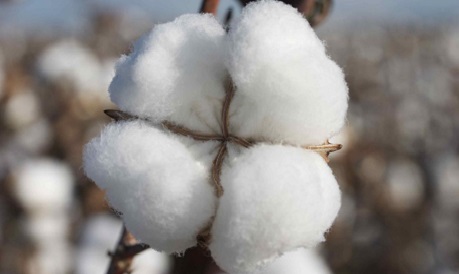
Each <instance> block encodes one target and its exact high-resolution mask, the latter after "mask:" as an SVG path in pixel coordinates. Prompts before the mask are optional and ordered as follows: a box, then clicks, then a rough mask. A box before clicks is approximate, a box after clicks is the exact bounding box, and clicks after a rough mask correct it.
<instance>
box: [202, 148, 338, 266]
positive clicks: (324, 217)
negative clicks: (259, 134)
mask: <svg viewBox="0 0 459 274" xmlns="http://www.w3.org/2000/svg"><path fill="white" fill-rule="evenodd" d="M221 179H222V185H223V187H224V189H225V193H224V195H223V197H221V198H220V205H219V208H218V211H217V216H216V219H215V222H214V225H213V228H212V235H213V238H212V239H213V241H212V243H211V244H210V250H211V252H212V256H213V258H214V259H215V261H216V262H217V264H218V265H219V266H220V267H221V268H222V269H224V270H225V271H228V272H229V273H240V272H253V271H256V270H257V269H259V268H260V267H262V266H263V265H264V264H265V263H267V262H269V261H272V260H273V259H275V258H276V257H278V256H279V255H280V254H282V253H284V252H287V251H290V250H293V249H295V248H297V247H312V246H314V245H316V244H317V243H319V242H321V241H323V240H324V236H323V235H324V232H326V230H327V229H328V228H329V227H330V226H331V224H332V222H333V220H334V219H335V217H336V215H337V213H338V210H339V207H340V192H339V188H338V184H337V183H336V180H335V178H334V176H333V174H332V172H331V170H330V168H329V167H328V166H327V164H326V163H325V161H324V160H323V159H322V157H321V156H319V155H318V154H317V153H315V152H312V151H307V150H304V149H301V148H295V147H287V146H281V145H259V146H256V147H253V148H250V149H247V150H245V151H244V152H243V153H242V155H241V156H240V157H238V158H235V159H233V160H232V161H231V163H230V164H229V166H225V167H224V169H223V171H222V177H221Z"/></svg>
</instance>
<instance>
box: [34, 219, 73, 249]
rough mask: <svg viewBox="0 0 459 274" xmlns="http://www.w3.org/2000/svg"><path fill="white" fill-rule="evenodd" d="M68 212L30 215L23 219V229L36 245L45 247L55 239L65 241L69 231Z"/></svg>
mask: <svg viewBox="0 0 459 274" xmlns="http://www.w3.org/2000/svg"><path fill="white" fill-rule="evenodd" d="M69 224H70V220H69V217H68V214H66V213H62V214H57V215H45V216H31V217H29V218H27V219H26V220H25V229H26V231H27V234H28V235H29V237H30V238H31V239H32V240H33V241H34V243H35V244H36V245H38V246H39V247H40V248H41V247H46V246H48V245H49V244H51V243H53V242H55V241H58V242H60V241H65V240H66V238H67V236H68V232H69Z"/></svg>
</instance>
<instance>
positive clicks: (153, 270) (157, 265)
mask: <svg viewBox="0 0 459 274" xmlns="http://www.w3.org/2000/svg"><path fill="white" fill-rule="evenodd" d="M132 269H133V270H134V271H133V272H132V274H164V273H167V271H168V270H169V258H168V256H167V255H166V254H164V253H160V252H157V251H155V250H153V249H148V250H145V251H143V252H142V253H140V254H139V255H137V256H135V257H134V261H133V262H132Z"/></svg>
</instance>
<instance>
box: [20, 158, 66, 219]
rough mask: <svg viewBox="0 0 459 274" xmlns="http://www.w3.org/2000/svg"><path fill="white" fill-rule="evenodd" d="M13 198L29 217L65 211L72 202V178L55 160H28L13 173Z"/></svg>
mask: <svg viewBox="0 0 459 274" xmlns="http://www.w3.org/2000/svg"><path fill="white" fill-rule="evenodd" d="M14 178H15V184H14V190H15V194H16V197H17V198H18V200H19V201H20V202H21V204H22V205H23V206H24V207H25V209H26V210H27V211H28V213H29V214H30V215H36V214H39V215H43V214H46V215H49V214H60V213H62V212H65V211H66V210H67V209H68V208H69V206H70V203H71V202H72V190H73V189H72V187H73V180H74V178H73V175H72V171H71V170H70V168H69V167H68V166H67V165H66V164H64V163H62V162H59V161H57V160H53V159H46V158H42V159H37V160H29V161H27V162H25V163H24V164H22V165H21V166H19V167H18V168H17V169H15V170H14Z"/></svg>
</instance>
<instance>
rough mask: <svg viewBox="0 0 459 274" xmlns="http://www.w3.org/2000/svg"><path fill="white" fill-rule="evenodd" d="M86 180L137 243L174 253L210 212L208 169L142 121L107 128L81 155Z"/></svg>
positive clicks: (190, 242)
mask: <svg viewBox="0 0 459 274" xmlns="http://www.w3.org/2000/svg"><path fill="white" fill-rule="evenodd" d="M84 158H85V162H84V169H85V172H86V174H87V176H88V177H90V178H92V179H93V180H94V181H95V182H97V184H98V186H99V187H100V188H102V189H104V190H105V191H106V195H107V200H108V202H109V203H110V205H111V206H113V207H114V208H115V209H117V210H118V211H120V212H121V214H122V215H121V217H122V218H123V221H124V222H125V224H126V226H127V228H128V229H129V231H130V232H132V233H133V234H134V235H135V236H136V238H138V240H140V241H142V242H144V243H147V244H149V245H151V246H152V247H154V248H155V249H157V250H160V251H167V252H179V251H183V250H185V249H187V248H189V247H192V246H194V245H195V244H196V235H197V234H198V232H199V231H200V230H201V229H202V228H203V227H204V226H205V225H206V224H207V222H208V221H209V219H210V218H211V217H212V215H213V214H214V208H215V206H216V198H215V196H214V193H213V188H212V186H211V185H210V184H209V183H208V182H207V177H208V171H207V170H206V168H205V167H204V166H203V165H201V164H200V162H199V159H195V158H194V157H193V155H192V153H190V152H189V150H188V149H187V147H185V146H184V145H183V144H182V143H181V142H180V140H179V139H178V138H177V137H175V136H173V135H169V134H166V133H164V132H162V131H161V130H159V129H156V128H154V127H152V126H150V125H148V124H146V123H144V122H138V121H136V122H122V123H114V124H110V125H109V126H108V127H106V128H105V129H104V131H103V132H102V134H101V136H100V137H98V138H96V139H94V140H92V141H91V142H90V143H89V144H88V145H87V146H86V147H85V151H84Z"/></svg>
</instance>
